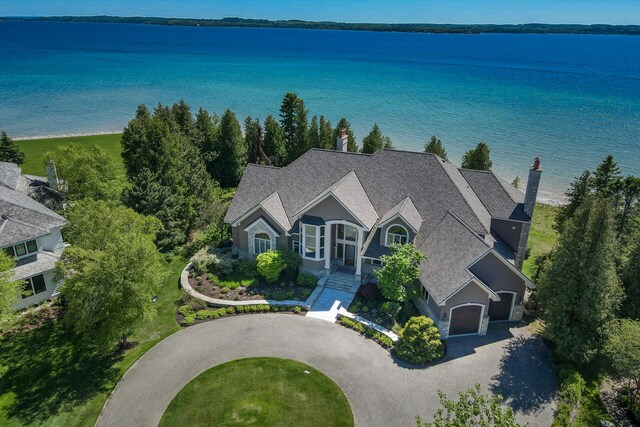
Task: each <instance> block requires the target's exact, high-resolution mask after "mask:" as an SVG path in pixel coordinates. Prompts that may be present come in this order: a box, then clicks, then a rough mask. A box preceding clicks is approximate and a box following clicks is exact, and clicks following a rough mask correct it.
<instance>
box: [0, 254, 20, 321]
mask: <svg viewBox="0 0 640 427" xmlns="http://www.w3.org/2000/svg"><path fill="white" fill-rule="evenodd" d="M15 266H16V260H15V258H14V257H12V256H9V255H8V254H6V253H5V252H4V251H0V332H1V331H2V322H3V321H4V320H5V318H6V317H7V316H8V315H9V313H11V311H12V310H11V307H12V306H13V305H14V304H16V303H17V302H18V301H19V300H20V294H21V292H22V283H21V282H20V281H16V280H14V278H13V276H14V268H15Z"/></svg>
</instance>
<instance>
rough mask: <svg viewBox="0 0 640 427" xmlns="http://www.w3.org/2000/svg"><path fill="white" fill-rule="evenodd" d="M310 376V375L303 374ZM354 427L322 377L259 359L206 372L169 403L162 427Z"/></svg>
mask: <svg viewBox="0 0 640 427" xmlns="http://www.w3.org/2000/svg"><path fill="white" fill-rule="evenodd" d="M305 371H306V372H308V373H305ZM210 425H211V426H219V427H223V426H224V427H230V426H246V425H255V426H299V427H302V426H323V427H330V426H352V425H353V415H352V414H351V407H350V406H349V402H348V401H347V398H346V397H345V395H344V393H343V392H342V390H341V389H340V388H339V387H338V386H337V385H336V383H334V382H333V381H332V380H331V379H329V378H327V377H326V376H325V375H324V374H322V373H321V372H320V371H318V370H316V369H314V368H312V367H310V366H307V365H305V364H303V363H300V362H296V361H293V360H287V359H276V358H269V357H259V358H251V359H241V360H236V361H233V362H228V363H225V364H223V365H219V366H216V367H214V368H211V369H209V370H208V371H206V372H204V373H203V374H201V375H199V376H198V377H196V378H195V379H194V380H193V381H191V382H190V383H189V384H187V385H186V386H185V387H184V388H183V389H182V390H181V391H180V392H179V393H178V395H177V396H176V397H175V398H174V399H173V400H172V401H171V403H170V404H169V407H168V408H167V410H166V411H165V413H164V415H163V416H162V420H160V426H210Z"/></svg>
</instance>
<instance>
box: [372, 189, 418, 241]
mask: <svg viewBox="0 0 640 427" xmlns="http://www.w3.org/2000/svg"><path fill="white" fill-rule="evenodd" d="M396 218H401V219H402V221H404V223H405V224H407V225H408V226H409V227H411V228H412V229H413V232H414V233H417V232H418V231H420V226H421V225H422V216H420V212H418V209H416V206H415V205H414V204H413V201H412V200H411V197H408V196H407V197H406V198H405V199H403V200H401V201H400V202H398V204H397V205H395V206H394V207H392V208H391V209H389V210H388V211H387V213H385V214H384V215H383V216H382V218H380V221H379V222H378V227H384V226H385V225H386V224H387V223H389V222H391V221H393V220H394V219H396Z"/></svg>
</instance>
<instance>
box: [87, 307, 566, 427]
mask: <svg viewBox="0 0 640 427" xmlns="http://www.w3.org/2000/svg"><path fill="white" fill-rule="evenodd" d="M489 329H490V331H491V332H490V334H489V335H488V336H486V337H477V336H470V337H460V338H453V339H449V340H448V341H447V346H448V354H447V358H446V359H445V360H444V361H442V362H440V363H439V364H437V365H434V366H430V367H428V368H425V369H415V368H411V367H410V366H408V365H404V364H402V363H401V362H398V361H396V360H395V359H394V358H393V357H392V356H391V355H390V354H389V353H388V352H387V351H385V350H383V349H382V348H381V347H380V346H378V345H377V344H375V343H374V342H372V341H371V340H367V339H365V338H364V337H362V336H360V335H359V334H357V333H355V332H353V331H351V330H348V329H346V328H343V327H341V326H338V325H335V324H332V323H329V322H326V321H323V320H318V319H312V318H308V317H302V316H292V315H283V314H255V315H245V316H234V317H228V318H222V319H218V320H215V321H211V322H206V323H202V324H200V325H196V326H192V327H190V328H187V329H184V330H182V331H179V332H176V333H175V334H173V335H171V336H169V337H167V338H166V339H164V340H163V341H161V342H159V343H158V344H156V345H155V346H154V347H153V348H151V349H150V350H149V351H147V353H146V354H144V355H143V356H142V357H141V358H140V359H139V360H138V361H137V362H136V363H135V364H134V365H133V366H132V367H131V368H130V369H129V370H128V371H127V372H126V373H125V375H124V376H123V377H122V380H121V381H120V382H119V383H118V385H117V386H116V388H115V389H114V391H113V392H112V394H111V396H110V397H109V399H108V400H107V402H106V403H105V406H104V408H103V409H102V413H101V415H100V417H99V419H98V421H97V424H96V425H98V426H118V427H120V426H123V425H135V426H156V425H157V424H158V422H159V421H160V418H161V417H162V414H163V412H164V410H165V409H166V408H167V406H168V405H169V403H170V402H171V400H172V399H173V397H174V396H175V395H176V394H177V393H178V392H179V391H180V390H181V389H182V388H183V387H184V386H185V385H186V384H187V383H188V382H189V381H191V380H192V379H193V378H195V377H196V376H198V375H199V374H201V373H202V372H204V371H206V370H207V369H209V368H211V367H213V366H215V365H218V364H221V363H224V362H228V361H231V360H235V359H240V358H245V357H254V356H272V357H282V358H287V359H294V360H298V361H300V362H303V363H306V364H308V365H311V366H313V367H315V368H316V369H318V370H320V371H322V372H323V373H324V374H326V375H327V376H329V377H330V378H331V379H333V380H334V381H335V382H336V383H337V384H338V385H339V386H340V387H341V388H342V390H343V391H344V393H345V395H346V396H347V399H349V403H350V404H351V407H352V410H353V415H354V419H355V422H356V425H357V426H367V427H368V426H390V425H394V426H415V417H416V415H420V416H422V417H423V418H425V417H426V418H427V419H429V418H430V417H431V416H432V415H433V413H434V412H435V411H436V409H438V408H439V407H440V404H439V399H438V396H437V390H439V389H440V390H443V391H444V392H445V393H447V394H448V395H449V397H452V398H453V397H456V395H457V392H458V391H460V390H464V389H467V388H469V387H472V386H473V385H474V384H476V383H479V384H480V385H481V386H482V389H483V390H484V391H491V392H493V393H496V394H497V393H500V394H502V395H503V396H504V398H505V400H506V402H507V403H508V404H509V405H511V406H512V407H513V408H514V409H515V410H516V414H517V416H518V419H519V420H520V421H522V422H528V423H529V425H531V426H548V425H550V424H551V420H552V418H553V412H552V406H553V405H552V400H553V397H554V393H555V387H556V384H555V374H554V370H553V368H552V366H553V365H552V362H551V357H550V355H549V352H548V350H547V348H546V346H545V345H544V344H543V343H542V342H541V340H539V339H538V338H536V337H532V336H531V335H530V334H529V333H528V332H526V330H525V329H524V328H517V327H514V326H513V325H512V324H508V323H495V324H491V325H490V327H489ZM258 380H259V379H258V378H256V381H258ZM221 392H224V390H222V391H221ZM211 401H212V402H214V401H215V396H211Z"/></svg>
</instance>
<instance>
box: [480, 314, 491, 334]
mask: <svg viewBox="0 0 640 427" xmlns="http://www.w3.org/2000/svg"><path fill="white" fill-rule="evenodd" d="M488 328H489V316H484V317H483V318H482V321H481V323H480V332H479V333H478V335H487V329H488Z"/></svg>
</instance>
